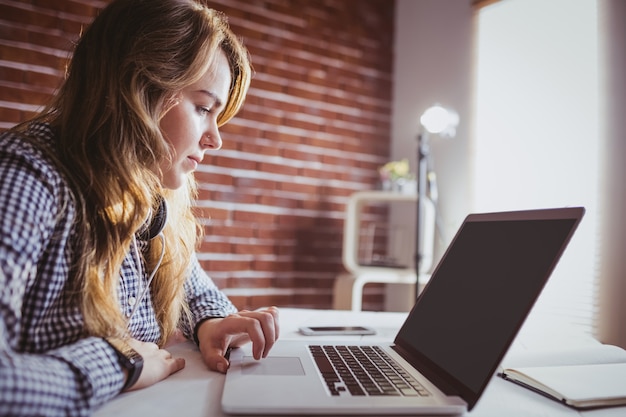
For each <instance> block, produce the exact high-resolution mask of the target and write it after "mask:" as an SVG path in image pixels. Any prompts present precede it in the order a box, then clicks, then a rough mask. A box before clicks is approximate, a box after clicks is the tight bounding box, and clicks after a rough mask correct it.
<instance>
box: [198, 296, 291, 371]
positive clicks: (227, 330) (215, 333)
mask: <svg viewBox="0 0 626 417" xmlns="http://www.w3.org/2000/svg"><path fill="white" fill-rule="evenodd" d="M279 334H280V326H279V315H278V309H277V308H276V307H269V308H267V309H263V310H256V311H247V310H243V311H240V312H238V313H236V314H233V315H230V316H228V317H225V318H223V319H217V318H216V319H211V320H207V321H206V322H204V323H203V324H202V325H201V326H200V328H199V329H198V333H197V335H198V340H199V341H200V350H201V351H202V354H203V357H204V360H205V363H206V364H207V366H208V367H209V368H210V369H212V370H217V371H219V372H226V369H227V368H228V365H229V363H228V360H227V359H226V358H225V357H224V355H225V354H226V351H227V349H228V348H229V347H236V346H241V345H243V344H244V343H248V342H252V355H253V356H254V358H255V359H257V360H258V359H261V358H264V357H266V356H267V355H268V353H269V351H270V349H271V348H272V346H274V343H275V342H276V340H277V339H278V337H279Z"/></svg>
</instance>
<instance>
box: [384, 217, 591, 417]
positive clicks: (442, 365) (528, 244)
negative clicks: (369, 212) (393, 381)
mask: <svg viewBox="0 0 626 417" xmlns="http://www.w3.org/2000/svg"><path fill="white" fill-rule="evenodd" d="M583 213H584V209H582V208H571V209H570V208H568V209H550V210H535V211H525V212H507V213H495V214H477V215H470V216H468V217H467V218H466V220H465V222H464V224H463V225H462V226H461V228H460V229H459V232H457V235H456V237H455V238H454V240H453V242H452V244H451V245H450V246H449V248H448V250H447V252H446V253H445V255H444V256H443V258H442V260H441V262H440V263H439V265H438V266H437V268H436V270H435V271H434V273H433V275H432V278H431V280H430V282H429V284H428V286H427V287H426V289H425V290H424V292H423V293H422V295H421V296H420V297H419V298H418V300H417V302H416V304H415V307H414V308H413V310H412V311H411V313H410V315H409V318H408V319H407V321H406V322H405V324H404V325H403V327H402V329H401V330H400V332H399V333H398V336H397V338H396V341H395V343H396V344H397V345H398V346H400V347H401V348H402V349H404V350H406V351H408V352H409V353H410V354H411V356H412V357H416V359H417V364H415V363H414V366H415V367H416V368H417V369H419V370H420V371H422V369H424V370H425V371H426V372H424V373H425V375H426V376H427V377H428V378H431V379H435V380H436V379H438V378H437V377H438V376H441V375H444V378H443V380H442V381H440V382H441V383H443V384H444V385H445V386H448V387H449V388H450V389H451V390H452V391H453V392H455V393H456V394H457V395H460V396H461V397H463V398H464V399H465V401H467V402H468V407H469V408H470V409H471V407H473V406H474V404H475V403H476V401H478V398H479V397H480V395H481V393H482V391H483V390H484V389H485V387H486V385H487V383H488V382H489V380H490V378H491V377H492V375H493V374H494V372H495V370H496V368H497V366H498V364H499V363H500V361H501V359H502V357H503V356H504V354H505V353H506V351H507V350H508V348H509V346H510V344H511V342H512V341H513V339H514V337H515V335H516V334H517V332H518V331H519V329H520V327H521V325H522V324H523V322H524V319H525V318H526V316H527V314H528V313H529V311H530V309H531V307H532V306H533V304H534V302H535V300H536V299H537V297H538V295H539V293H540V292H541V290H542V288H543V287H544V284H545V283H546V281H547V279H548V277H549V275H550V273H551V272H552V270H553V268H554V266H555V265H556V263H557V262H558V259H559V258H560V255H561V254H562V252H563V250H564V249H565V246H566V245H567V243H568V242H569V239H570V237H571V235H572V233H573V232H574V229H575V228H576V226H577V225H578V223H579V221H580V218H581V217H582V214H583Z"/></svg>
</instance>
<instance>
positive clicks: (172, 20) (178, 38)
mask: <svg viewBox="0 0 626 417" xmlns="http://www.w3.org/2000/svg"><path fill="white" fill-rule="evenodd" d="M219 50H222V51H224V52H225V54H226V56H227V58H228V61H229V64H230V67H231V76H232V84H231V87H230V92H229V98H228V103H227V105H226V107H225V109H224V111H223V112H222V114H221V115H220V116H219V119H218V124H219V125H223V124H224V123H226V122H227V121H228V120H230V119H231V118H232V117H233V116H234V115H235V114H236V113H237V112H238V111H239V109H240V107H241V105H242V104H243V101H244V98H245V95H246V93H247V90H248V87H249V84H250V78H251V72H252V69H251V66H250V63H249V60H248V53H247V51H246V49H245V48H244V46H243V45H242V43H241V42H240V41H239V40H238V39H237V38H236V37H235V36H234V34H233V33H232V31H231V30H230V28H229V26H228V23H227V20H226V18H225V17H224V16H223V15H222V14H221V13H220V12H217V11H215V10H212V9H210V8H208V7H206V6H205V5H203V4H202V3H201V0H159V1H153V0H114V1H113V2H112V3H111V4H109V5H108V6H107V7H105V8H104V9H103V10H102V11H101V13H100V14H99V16H98V17H96V19H95V20H94V21H93V23H92V24H91V25H90V27H89V28H88V29H87V30H86V31H85V32H84V34H83V35H82V36H81V38H80V40H79V42H78V43H77V45H76V48H75V51H74V53H73V57H72V59H71V61H70V64H69V66H68V72H67V76H66V79H65V81H64V83H63V85H62V86H61V88H60V90H59V91H58V93H57V94H56V95H55V97H54V98H53V100H52V102H51V104H50V105H49V106H48V107H47V108H46V109H45V110H44V111H43V112H42V113H41V114H40V115H38V116H37V117H36V118H35V119H36V120H39V121H43V122H48V123H50V125H51V126H52V128H53V129H55V131H56V132H57V134H58V142H57V144H56V145H57V152H58V154H57V155H58V160H59V164H60V168H61V169H62V170H63V171H64V172H65V175H66V177H67V178H68V181H69V182H70V185H71V187H72V189H73V191H74V193H73V194H74V197H75V202H76V207H77V210H76V212H77V215H76V224H75V233H76V234H75V236H74V238H75V239H76V241H75V242H74V245H75V246H74V248H75V250H76V251H77V253H76V256H75V259H74V263H73V268H72V271H71V276H72V282H73V284H74V288H75V290H76V292H77V294H78V297H80V299H81V303H82V309H83V313H84V317H85V331H86V333H87V334H91V335H100V336H104V335H122V334H125V332H126V321H125V319H124V318H123V317H122V313H121V311H120V307H119V303H118V300H117V292H116V291H117V286H118V284H119V276H120V267H121V264H122V261H123V259H124V257H125V255H126V254H127V252H128V249H129V247H130V245H131V242H132V239H133V236H134V234H135V233H136V231H137V230H138V229H139V228H140V227H141V226H142V224H143V223H144V222H145V220H146V218H147V216H148V213H149V212H150V210H151V208H153V206H154V204H155V202H156V201H158V198H159V197H160V196H163V197H165V198H166V199H167V200H168V203H169V204H168V205H169V216H168V217H169V220H168V225H167V226H166V228H165V230H164V235H165V239H166V250H165V256H164V259H163V262H162V265H161V266H160V268H159V269H158V272H157V274H156V276H155V278H154V281H153V283H152V286H151V294H152V300H153V304H154V308H155V312H156V315H157V319H158V322H159V324H160V326H161V342H164V341H165V340H166V339H167V337H168V336H169V335H170V334H171V333H172V332H173V330H174V329H175V328H176V326H177V324H178V322H179V320H180V319H181V312H182V311H184V310H185V300H184V299H185V297H184V290H183V284H184V280H185V278H186V272H187V268H188V266H189V261H190V257H191V256H192V253H193V251H194V250H195V246H196V243H197V238H198V236H199V233H200V228H199V227H198V225H197V222H196V220H195V217H194V215H193V213H192V202H193V199H194V198H195V192H196V186H195V181H194V179H193V177H192V176H191V175H190V177H189V181H188V183H187V185H186V186H184V187H181V189H178V190H166V189H163V188H162V187H161V185H160V181H159V175H158V167H159V163H160V161H163V160H167V159H168V158H170V145H169V143H168V142H167V141H166V140H165V139H164V137H163V135H162V134H161V131H160V129H159V121H160V119H161V117H162V116H163V115H164V114H165V113H166V112H167V110H168V109H169V108H171V106H172V105H173V98H174V96H175V94H176V93H177V92H179V91H180V90H182V89H183V88H185V87H186V86H188V85H190V84H192V83H194V82H196V81H197V80H198V79H199V78H200V77H202V76H203V75H204V74H205V73H206V72H207V71H210V70H212V68H213V65H214V64H215V58H216V56H217V55H218V53H217V52H218V51H219ZM174 225H175V227H174ZM152 242H153V243H151V245H150V246H151V247H150V251H149V256H148V257H147V263H148V264H149V265H148V268H152V267H153V266H154V264H155V262H156V259H157V257H158V254H160V251H161V248H160V243H158V239H155V240H153V241H152Z"/></svg>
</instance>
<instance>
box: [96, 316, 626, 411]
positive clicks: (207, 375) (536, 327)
mask: <svg viewBox="0 0 626 417" xmlns="http://www.w3.org/2000/svg"><path fill="white" fill-rule="evenodd" d="M405 317H406V313H376V312H352V311H340V310H305V309H281V339H302V338H304V337H305V336H301V335H300V334H299V333H297V328H298V327H299V326H302V325H326V324H350V325H367V326H372V327H374V328H376V330H377V335H376V336H342V337H341V338H339V337H335V338H333V340H359V339H361V338H363V339H366V338H367V340H372V341H376V340H387V341H389V340H393V338H394V336H395V334H396V332H397V329H398V328H399V327H400V325H401V324H402V323H403V321H404V318H405ZM315 339H324V340H328V337H327V336H323V337H322V336H319V337H306V340H309V341H311V340H315ZM585 343H597V342H596V341H594V340H593V339H592V338H591V337H589V336H586V335H582V334H577V333H576V331H575V330H573V329H564V328H562V326H560V327H557V326H554V327H551V325H550V321H549V320H545V318H540V319H539V318H534V317H533V316H532V314H531V317H530V318H529V320H528V322H527V324H526V325H525V326H524V328H523V329H522V331H521V332H520V334H519V336H518V338H517V340H516V341H515V343H514V345H513V347H512V348H511V351H512V352H516V351H520V350H533V349H539V348H542V347H550V346H565V345H570V344H585ZM169 350H170V352H172V354H173V355H175V356H182V357H184V358H185V359H186V366H185V368H184V369H183V370H182V371H180V372H178V373H176V374H174V375H172V376H170V377H169V378H168V379H166V380H164V381H162V382H160V383H158V384H156V385H153V386H152V387H149V388H146V389H143V390H140V391H135V392H131V393H126V394H122V395H120V396H118V397H117V398H116V399H114V400H113V401H111V402H110V403H108V404H106V405H104V406H103V407H102V408H100V409H99V410H97V411H96V413H95V414H94V417H105V416H106V417H137V416H150V417H160V416H163V417H166V416H167V417H171V416H180V417H183V416H184V417H220V416H225V414H223V413H222V411H221V408H220V397H221V395H222V387H223V384H224V376H223V375H222V374H219V373H216V372H211V371H209V370H208V369H207V368H206V366H205V365H204V363H203V362H202V359H201V357H200V353H199V352H198V350H197V349H196V347H195V345H193V344H192V343H190V342H185V343H181V344H178V345H175V346H171V347H170V348H169ZM625 415H626V407H620V408H607V409H601V410H594V411H585V412H579V411H576V410H573V409H570V408H567V407H565V406H563V405H561V404H559V403H557V402H555V401H552V400H549V399H547V398H544V397H542V396H540V395H538V394H535V393H533V392H531V391H529V390H526V389H524V388H522V387H518V386H516V385H515V384H513V383H511V382H507V381H504V380H502V379H501V378H498V377H494V378H493V380H492V381H491V383H490V384H489V386H488V387H487V389H486V390H485V392H484V394H483V396H482V398H481V399H480V401H479V402H478V404H477V405H476V407H475V408H474V409H473V410H472V411H471V412H470V413H466V416H467V417H533V416H542V417H572V416H583V417H618V416H625Z"/></svg>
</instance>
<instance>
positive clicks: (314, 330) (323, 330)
mask: <svg viewBox="0 0 626 417" xmlns="http://www.w3.org/2000/svg"><path fill="white" fill-rule="evenodd" d="M298 330H299V331H300V333H302V334H303V335H305V336H338V335H371V334H376V330H374V329H372V328H371V327H365V326H305V327H300V328H299V329H298Z"/></svg>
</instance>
